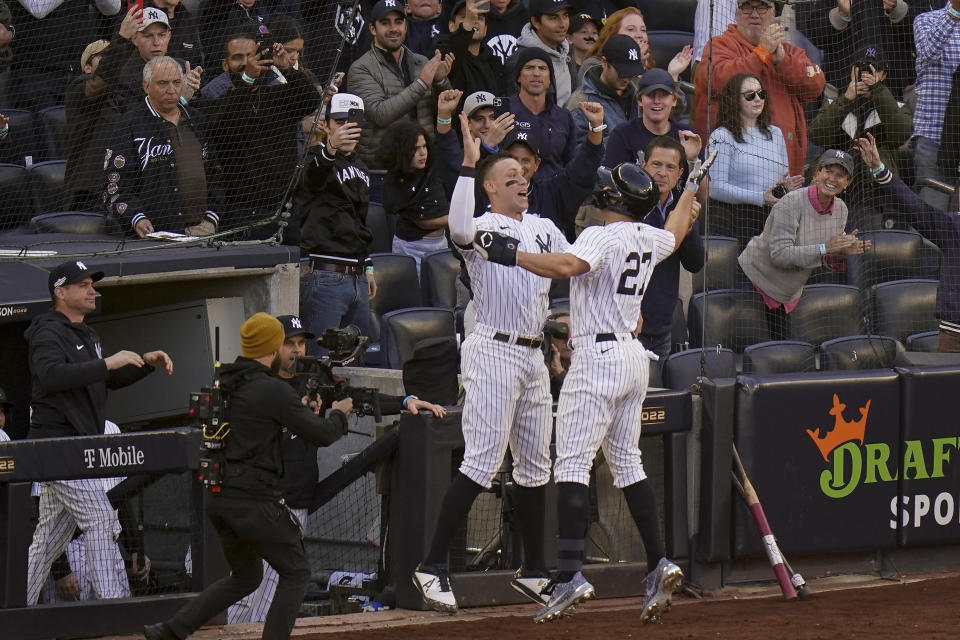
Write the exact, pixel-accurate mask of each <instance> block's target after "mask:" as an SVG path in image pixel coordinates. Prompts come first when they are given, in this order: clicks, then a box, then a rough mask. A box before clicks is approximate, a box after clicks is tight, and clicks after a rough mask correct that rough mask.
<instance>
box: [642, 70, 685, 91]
mask: <svg viewBox="0 0 960 640" xmlns="http://www.w3.org/2000/svg"><path fill="white" fill-rule="evenodd" d="M637 88H638V89H639V90H640V94H641V95H644V96H648V95H650V94H651V93H653V92H654V91H656V90H657V89H663V90H664V91H666V92H667V93H673V92H674V91H676V90H677V82H676V80H674V79H673V76H672V75H670V74H669V73H667V72H666V70H665V69H658V68H656V67H654V68H653V69H648V70H647V71H645V72H644V74H643V75H642V76H641V77H640V84H639V86H638V87H637Z"/></svg>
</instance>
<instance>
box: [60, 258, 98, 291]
mask: <svg viewBox="0 0 960 640" xmlns="http://www.w3.org/2000/svg"><path fill="white" fill-rule="evenodd" d="M84 278H91V279H92V280H93V281H94V282H96V281H98V280H100V279H102V278H103V271H91V270H90V269H88V268H87V265H85V264H83V262H81V261H80V260H71V261H70V262H64V263H63V264H60V265H57V266H56V267H54V269H53V271H51V272H50V277H49V278H48V279H47V286H48V287H49V288H50V297H51V298H52V297H53V290H54V289H56V288H57V287H65V286H67V285H69V284H76V283H77V282H80V281H81V280H83V279H84Z"/></svg>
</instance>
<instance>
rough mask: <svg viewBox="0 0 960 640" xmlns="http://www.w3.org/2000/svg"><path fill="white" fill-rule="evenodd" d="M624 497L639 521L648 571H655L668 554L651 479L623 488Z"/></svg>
mask: <svg viewBox="0 0 960 640" xmlns="http://www.w3.org/2000/svg"><path fill="white" fill-rule="evenodd" d="M623 497H624V498H626V500H627V506H628V507H629V508H630V515H632V516H633V521H634V522H636V523H637V529H638V530H639V531H640V538H641V539H642V540H643V548H644V550H645V551H646V552H647V571H653V569H654V568H655V567H656V566H657V563H658V562H660V558H662V557H664V556H665V555H666V552H665V551H664V545H663V538H662V537H661V535H660V513H659V511H658V510H657V496H656V495H655V494H654V493H653V485H652V484H650V480H649V479H643V480H641V481H640V482H635V483H633V484H631V485H628V486H626V487H624V488H623Z"/></svg>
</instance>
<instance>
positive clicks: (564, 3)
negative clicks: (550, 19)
mask: <svg viewBox="0 0 960 640" xmlns="http://www.w3.org/2000/svg"><path fill="white" fill-rule="evenodd" d="M572 6H573V4H572V3H571V2H568V0H530V15H531V16H540V15H544V14H553V13H560V12H561V11H563V10H564V9H569V8H571V7H572Z"/></svg>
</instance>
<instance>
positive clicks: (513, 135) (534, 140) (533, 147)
mask: <svg viewBox="0 0 960 640" xmlns="http://www.w3.org/2000/svg"><path fill="white" fill-rule="evenodd" d="M516 144H522V145H523V146H525V147H526V148H527V149H529V150H530V153H532V154H533V155H535V156H537V157H538V158H542V157H543V155H542V154H541V153H540V138H539V136H538V135H537V133H536V130H535V129H532V128H526V129H523V128H520V127H515V128H514V129H513V131H511V132H510V133H508V134H507V138H506V139H505V140H504V141H503V142H502V143H501V145H500V146H501V148H502V149H505V150H506V151H508V152H509V151H510V149H511V148H512V147H513V146H514V145H516Z"/></svg>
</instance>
